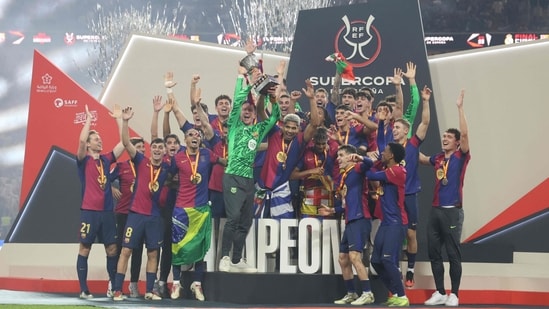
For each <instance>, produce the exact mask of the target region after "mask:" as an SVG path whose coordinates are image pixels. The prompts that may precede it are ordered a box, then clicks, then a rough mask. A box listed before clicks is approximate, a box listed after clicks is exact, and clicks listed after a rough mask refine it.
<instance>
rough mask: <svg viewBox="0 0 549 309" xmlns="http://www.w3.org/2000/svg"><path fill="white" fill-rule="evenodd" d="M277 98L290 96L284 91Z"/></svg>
mask: <svg viewBox="0 0 549 309" xmlns="http://www.w3.org/2000/svg"><path fill="white" fill-rule="evenodd" d="M279 98H288V99H289V98H290V95H289V94H288V93H287V92H284V93H283V94H281V95H280V97H279Z"/></svg>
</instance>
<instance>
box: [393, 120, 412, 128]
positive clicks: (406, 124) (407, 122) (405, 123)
mask: <svg viewBox="0 0 549 309" xmlns="http://www.w3.org/2000/svg"><path fill="white" fill-rule="evenodd" d="M397 122H398V123H401V124H402V125H403V126H405V127H406V128H407V129H408V130H410V122H409V121H408V120H406V119H404V118H399V119H397V120H395V123H397Z"/></svg>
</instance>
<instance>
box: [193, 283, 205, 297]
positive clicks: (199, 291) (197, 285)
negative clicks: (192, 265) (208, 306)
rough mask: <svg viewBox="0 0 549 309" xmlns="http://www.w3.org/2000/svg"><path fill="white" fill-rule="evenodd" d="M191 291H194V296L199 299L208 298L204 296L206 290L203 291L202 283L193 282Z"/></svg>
mask: <svg viewBox="0 0 549 309" xmlns="http://www.w3.org/2000/svg"><path fill="white" fill-rule="evenodd" d="M191 292H193V294H194V298H196V299H197V300H199V301H204V300H205V299H206V298H205V297H204V292H203V291H202V285H201V284H200V283H196V282H193V283H192V284H191Z"/></svg>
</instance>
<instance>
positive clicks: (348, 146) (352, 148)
mask: <svg viewBox="0 0 549 309" xmlns="http://www.w3.org/2000/svg"><path fill="white" fill-rule="evenodd" d="M340 150H341V151H344V152H345V153H347V154H351V153H357V150H356V147H355V146H353V145H351V144H345V145H341V146H339V148H338V149H337V151H340Z"/></svg>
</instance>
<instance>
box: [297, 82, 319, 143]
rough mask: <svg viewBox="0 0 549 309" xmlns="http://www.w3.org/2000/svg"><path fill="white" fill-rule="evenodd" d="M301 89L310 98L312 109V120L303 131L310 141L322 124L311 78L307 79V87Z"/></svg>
mask: <svg viewBox="0 0 549 309" xmlns="http://www.w3.org/2000/svg"><path fill="white" fill-rule="evenodd" d="M301 91H302V92H303V93H304V94H305V95H306V96H307V97H308V98H309V106H310V109H311V121H310V122H309V124H307V127H306V128H305V132H304V133H303V140H304V141H305V142H309V141H310V140H311V139H312V138H313V135H314V134H315V132H316V129H317V128H318V126H319V125H320V117H318V106H317V105H316V101H315V88H314V87H313V84H312V83H311V81H310V80H309V79H307V80H306V81H305V88H303V89H301Z"/></svg>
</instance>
